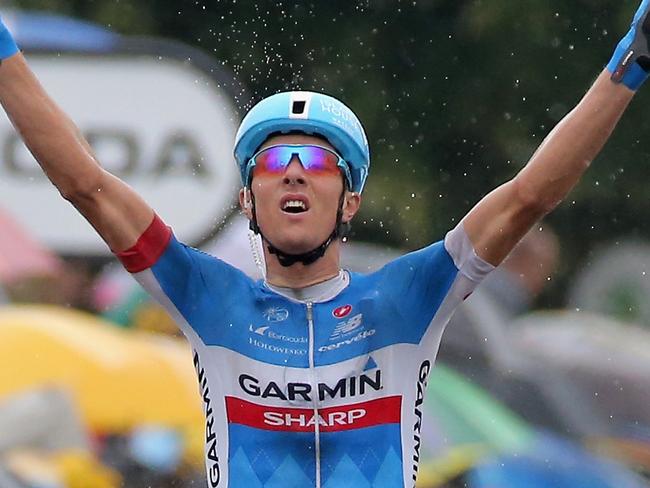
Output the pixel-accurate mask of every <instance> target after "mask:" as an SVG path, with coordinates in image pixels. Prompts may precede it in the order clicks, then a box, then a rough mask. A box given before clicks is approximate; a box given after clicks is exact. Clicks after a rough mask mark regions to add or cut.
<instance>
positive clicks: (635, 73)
mask: <svg viewBox="0 0 650 488" xmlns="http://www.w3.org/2000/svg"><path fill="white" fill-rule="evenodd" d="M649 11H650V0H643V1H642V2H641V5H640V6H639V9H638V10H637V11H636V14H635V15H634V19H633V20H632V25H631V27H630V30H629V32H628V33H627V34H626V36H625V37H624V38H623V39H621V42H619V43H618V46H616V50H615V51H614V55H613V56H612V59H611V60H610V61H609V63H608V64H607V70H608V71H609V72H610V73H612V81H613V82H614V83H623V84H624V85H625V86H627V87H628V88H629V89H630V90H634V91H636V90H637V89H638V88H639V87H640V86H641V85H642V84H643V82H644V81H645V80H646V78H648V71H650V52H649V50H648V36H649V35H650V18H649V17H648V12H649Z"/></svg>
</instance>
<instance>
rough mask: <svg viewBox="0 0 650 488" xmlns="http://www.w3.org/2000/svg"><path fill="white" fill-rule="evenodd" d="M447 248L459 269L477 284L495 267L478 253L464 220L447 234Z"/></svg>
mask: <svg viewBox="0 0 650 488" xmlns="http://www.w3.org/2000/svg"><path fill="white" fill-rule="evenodd" d="M445 249H446V250H447V252H448V253H449V255H450V256H451V259H452V260H453V261H454V264H455V265H456V268H458V271H459V272H460V273H461V274H462V275H463V276H465V277H466V278H468V279H469V280H471V281H472V282H474V284H475V285H478V284H479V283H480V282H481V281H482V280H483V278H485V277H486V276H487V275H488V273H490V271H492V270H493V269H494V266H493V265H491V264H490V263H488V262H487V261H484V260H483V259H481V258H480V257H479V256H478V254H476V251H475V250H474V246H473V245H472V243H471V241H470V240H469V237H468V235H467V232H465V228H464V227H463V223H462V222H461V223H460V224H458V225H457V226H456V227H454V229H452V230H450V231H449V232H448V233H447V235H446V236H445Z"/></svg>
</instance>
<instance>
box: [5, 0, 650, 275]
mask: <svg viewBox="0 0 650 488" xmlns="http://www.w3.org/2000/svg"><path fill="white" fill-rule="evenodd" d="M15 3H16V6H17V7H20V8H30V9H45V10H52V11H56V12H60V13H63V14H69V15H75V16H78V17H82V18H85V19H88V20H92V21H96V22H99V23H101V24H103V25H108V26H112V27H113V28H115V29H116V30H118V31H120V32H122V33H125V34H138V35H142V34H150V35H156V36H164V37H171V38H176V39H179V40H182V41H184V42H186V43H188V44H191V45H193V46H197V47H200V48H202V49H204V50H205V51H207V52H210V53H212V54H214V56H215V57H216V58H217V59H219V60H221V61H222V62H223V63H224V65H225V66H227V67H229V68H230V69H232V70H233V71H234V72H235V73H236V74H237V76H238V77H239V79H240V80H242V81H243V82H244V85H245V86H246V87H247V88H248V90H247V93H248V95H249V98H246V97H244V96H243V94H242V97H243V98H242V100H246V101H247V102H248V103H244V102H242V105H243V106H242V110H243V109H245V108H247V107H248V106H250V104H251V103H253V102H255V101H258V100H259V99H261V98H263V97H265V96H268V95H269V94H272V93H274V92H277V91H280V90H284V89H288V88H292V89H295V88H302V89H311V90H322V91H325V92H328V93H331V94H333V95H335V96H338V97H340V98H341V99H343V100H344V101H345V102H346V103H347V104H349V105H350V106H351V107H352V108H353V109H354V110H355V111H356V112H357V113H358V114H359V115H360V117H361V119H362V120H363V121H364V123H365V125H366V128H367V130H368V133H369V135H370V139H371V149H372V151H373V167H372V171H371V177H370V180H369V186H368V187H367V194H366V195H365V206H364V208H363V213H362V215H361V216H360V218H359V223H357V225H356V226H355V231H356V234H357V237H360V238H363V239H366V240H373V241H381V242H387V243H390V244H397V245H401V246H403V247H406V248H414V247H418V246H422V245H425V244H427V243H428V242H430V241H432V240H434V239H438V238H440V237H441V236H442V235H443V233H444V232H445V231H446V230H448V229H449V228H450V227H451V226H453V225H454V223H456V222H458V220H459V219H460V218H461V217H462V216H463V215H464V214H465V212H467V211H468V210H469V209H470V208H471V206H472V205H473V204H474V203H475V202H476V201H477V200H478V199H479V198H480V197H481V196H482V195H483V194H485V193H486V192H488V191H489V190H491V189H492V188H494V187H495V186H496V185H498V184H499V183H501V182H503V181H505V180H506V179H508V178H510V177H512V176H513V175H514V174H515V173H516V171H517V170H518V169H519V168H521V167H522V166H523V164H525V162H526V160H527V158H528V157H529V156H530V155H531V154H532V152H533V150H534V149H535V148H536V146H537V145H538V144H539V143H540V142H541V141H542V139H543V137H544V136H545V134H546V133H547V132H548V131H549V130H550V129H551V128H552V126H553V125H554V124H555V123H556V122H558V121H559V120H560V118H561V117H562V116H563V115H564V114H566V112H567V111H568V110H570V108H571V107H572V106H573V105H574V104H575V103H576V102H577V101H578V100H579V98H580V97H581V96H582V94H583V93H584V91H585V90H586V89H587V87H588V86H589V84H590V82H591V81H592V80H593V79H594V78H595V77H596V75H597V74H598V73H599V71H600V69H602V67H603V65H604V64H605V63H606V62H607V60H608V59H609V56H610V53H611V51H612V50H613V48H614V46H615V45H616V43H617V42H618V39H619V37H620V36H621V35H622V34H623V33H624V32H625V31H626V29H627V24H628V22H629V20H630V18H631V16H632V14H633V12H634V10H635V8H636V6H637V1H636V0H625V1H621V0H589V1H587V0H576V1H572V2H567V1H565V0H518V1H516V2H513V1H512V0H420V1H408V2H405V1H389V0H370V1H364V2H359V1H356V2H355V1H350V0H328V1H319V2H316V1H315V0H314V1H311V2H288V1H277V2H268V1H266V2H264V1H257V2H253V1H242V0H239V1H237V0H224V1H219V0H209V1H208V0H205V1H199V0H197V1H191V2H190V1H186V2H178V1H177V0H174V1H172V0H148V1H138V2H136V1H135V0H130V1H127V0H92V1H90V0H21V1H19V2H15ZM646 96H647V95H645V94H643V93H642V94H641V95H640V96H639V98H640V99H641V100H637V101H636V103H635V104H634V105H633V107H632V108H631V110H630V111H629V113H628V114H627V115H626V116H625V118H624V120H623V121H622V123H621V126H620V128H619V130H618V131H617V133H616V135H615V137H614V138H613V140H612V141H611V142H610V144H609V145H608V147H607V148H606V149H605V151H604V153H603V155H602V156H601V157H600V158H599V160H598V161H597V162H596V163H595V164H594V167H593V169H592V170H591V171H590V173H589V174H588V176H587V177H586V178H585V180H584V181H583V183H582V184H581V186H580V187H579V188H578V189H577V190H576V192H575V193H574V194H573V195H572V196H571V197H570V198H569V201H568V202H566V203H564V204H563V205H562V206H561V207H560V208H559V209H558V210H557V211H556V212H555V213H554V214H553V216H552V217H550V221H551V223H552V224H553V226H554V227H555V228H556V229H557V230H558V231H559V233H560V237H561V242H562V243H563V246H564V252H563V259H564V260H565V262H567V263H570V265H569V266H567V269H569V268H571V267H573V266H575V265H577V264H580V262H581V259H584V258H585V257H586V256H588V251H589V250H590V249H591V248H592V247H593V245H594V244H595V243H597V242H599V241H603V240H611V239H613V238H614V237H615V236H618V235H621V234H630V233H632V234H637V233H638V234H641V235H643V236H645V237H648V236H649V235H648V234H649V233H650V231H648V230H647V227H645V226H641V225H640V223H641V222H644V221H646V220H648V218H650V206H648V205H647V204H646V190H645V186H646V185H645V177H646V175H647V174H648V173H649V172H650V165H649V164H650V163H649V162H648V159H649V158H648V150H647V149H646V144H644V142H643V141H644V139H643V136H644V133H645V131H646V130H648V123H647V122H646V121H645V119H644V116H643V112H642V110H643V109H642V107H643V105H644V103H645V97H646Z"/></svg>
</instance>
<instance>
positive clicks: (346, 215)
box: [239, 134, 360, 254]
mask: <svg viewBox="0 0 650 488" xmlns="http://www.w3.org/2000/svg"><path fill="white" fill-rule="evenodd" d="M277 144H315V145H319V146H323V147H327V148H329V149H332V150H334V151H335V149H334V148H333V147H332V146H331V145H330V144H329V143H328V142H327V141H325V140H323V139H321V138H319V137H313V136H308V135H302V134H290V135H279V136H274V137H271V138H269V139H268V140H267V141H266V142H265V143H264V144H263V145H262V147H261V148H260V149H263V148H265V147H269V146H274V145H277ZM343 188H344V184H343V176H342V174H338V175H327V174H318V175H314V174H309V173H307V172H306V171H305V170H304V168H303V167H302V165H301V164H300V160H299V159H298V158H297V157H296V156H294V157H293V159H292V160H291V162H290V163H289V165H288V166H287V167H286V169H285V171H284V173H282V174H273V175H266V174H265V175H257V176H256V175H254V176H253V180H252V182H251V191H252V193H253V195H254V198H255V211H256V214H257V223H258V225H259V227H260V229H261V231H262V234H264V236H265V237H266V238H267V239H268V240H269V241H270V242H272V243H273V245H275V246H276V247H277V248H279V249H281V250H282V251H284V252H286V253H289V254H299V253H304V252H307V251H311V250H312V249H314V248H316V247H317V246H319V245H320V244H321V243H322V242H323V241H325V240H326V239H327V238H328V237H329V235H330V233H331V232H332V230H333V229H334V226H335V225H336V214H337V210H338V207H339V202H340V198H341V193H342V192H343ZM239 200H240V204H241V206H242V209H243V211H244V213H245V214H246V215H247V217H248V218H249V219H251V218H252V208H251V207H250V206H249V207H247V206H246V205H245V194H244V191H243V190H242V191H241V192H240V196H239ZM359 204H360V197H359V195H357V194H356V193H353V192H348V191H346V192H345V195H344V203H343V219H342V220H343V222H349V221H350V220H351V219H352V217H353V216H354V214H355V213H356V212H357V210H358V208H359Z"/></svg>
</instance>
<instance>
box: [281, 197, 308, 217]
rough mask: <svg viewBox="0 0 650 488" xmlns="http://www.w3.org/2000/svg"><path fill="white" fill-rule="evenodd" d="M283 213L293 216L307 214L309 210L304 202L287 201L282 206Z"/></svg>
mask: <svg viewBox="0 0 650 488" xmlns="http://www.w3.org/2000/svg"><path fill="white" fill-rule="evenodd" d="M281 208H282V211H283V212H287V213H292V214H298V213H302V212H306V211H307V210H308V208H307V204H306V203H305V202H303V201H302V200H286V201H285V202H284V203H283V204H282V207H281Z"/></svg>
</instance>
